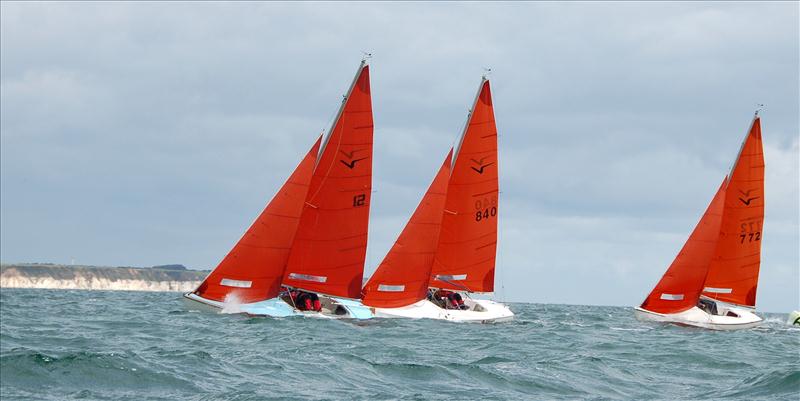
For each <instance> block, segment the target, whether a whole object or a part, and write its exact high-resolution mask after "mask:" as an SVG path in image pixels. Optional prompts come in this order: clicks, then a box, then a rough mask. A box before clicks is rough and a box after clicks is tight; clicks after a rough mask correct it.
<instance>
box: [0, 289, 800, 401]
mask: <svg viewBox="0 0 800 401" xmlns="http://www.w3.org/2000/svg"><path fill="white" fill-rule="evenodd" d="M512 309H513V310H514V312H515V313H517V316H518V318H517V320H515V321H514V322H511V323H503V324H496V325H478V324H454V323H446V322H439V321H427V320H420V321H412V320H373V321H368V322H360V323H354V322H347V321H334V320H321V319H303V318H290V319H269V318H247V317H244V316H238V315H219V314H212V313H204V312H198V311H190V310H189V309H188V308H187V307H186V305H185V304H184V303H183V301H182V300H181V298H180V295H179V294H175V293H137V292H89V291H50V290H10V289H3V290H2V291H0V316H1V320H0V322H2V324H1V325H0V326H1V329H0V382H1V385H0V396H2V399H3V400H28V399H37V400H38V399H48V400H64V399H102V400H177V399H181V400H182V399H188V400H265V399H287V400H306V399H308V400H339V399H343V400H348V399H365V400H366V399H368V400H389V399H416V400H432V399H444V400H473V399H474V400H480V399H486V400H517V399H720V398H729V399H742V400H752V399H785V400H798V398H799V397H800V395H798V394H800V329H793V328H791V327H789V326H787V325H786V324H785V318H786V316H785V315H768V316H767V321H766V323H765V324H764V325H762V326H761V327H759V328H756V329H751V330H744V331H737V332H713V331H707V330H700V329H691V328H682V327H676V326H663V325H649V324H643V323H639V322H637V321H636V320H635V319H634V318H633V314H632V309H630V308H618V307H598V306H567V305H544V304H512Z"/></svg>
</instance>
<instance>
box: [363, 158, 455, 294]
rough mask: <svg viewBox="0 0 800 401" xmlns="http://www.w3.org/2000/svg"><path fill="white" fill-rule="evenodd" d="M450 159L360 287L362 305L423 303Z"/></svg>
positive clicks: (434, 252)
mask: <svg viewBox="0 0 800 401" xmlns="http://www.w3.org/2000/svg"><path fill="white" fill-rule="evenodd" d="M452 156H453V150H452V149H451V150H450V153H449V154H448V155H447V158H446V159H445V161H444V164H442V167H441V168H440V169H439V172H438V173H437V174H436V177H435V178H434V179H433V182H432V183H431V185H430V187H428V192H426V193H425V196H424V197H423V198H422V201H420V203H419V205H418V206H417V210H415V211H414V214H413V215H412V216H411V219H409V221H408V224H406V227H405V228H404V229H403V232H402V233H400V236H399V237H398V238H397V241H396V242H395V243H394V246H392V249H391V250H389V253H388V254H386V257H385V258H384V259H383V262H381V264H380V265H379V266H378V269H377V270H376V271H375V273H374V274H373V275H372V277H371V278H370V279H369V281H368V282H367V285H366V286H365V287H364V305H368V306H372V307H377V308H398V307H401V306H407V305H411V304H413V303H415V302H417V301H420V300H423V299H425V297H426V294H427V292H428V283H429V282H430V277H431V268H432V266H433V258H434V255H435V254H436V245H437V243H438V240H439V229H440V228H441V224H442V212H443V210H444V200H445V194H446V192H447V180H448V178H449V177H450V163H451V160H452Z"/></svg>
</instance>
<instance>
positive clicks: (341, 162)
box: [283, 63, 372, 298]
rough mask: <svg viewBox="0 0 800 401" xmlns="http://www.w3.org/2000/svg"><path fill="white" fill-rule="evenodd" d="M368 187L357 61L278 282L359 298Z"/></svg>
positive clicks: (366, 129)
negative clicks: (282, 273) (350, 83)
mask: <svg viewBox="0 0 800 401" xmlns="http://www.w3.org/2000/svg"><path fill="white" fill-rule="evenodd" d="M371 188H372V100H371V97H370V85H369V67H368V66H366V65H364V64H363V63H362V66H361V67H360V68H359V70H358V73H357V74H356V77H355V79H354V80H353V84H352V86H351V87H350V91H349V93H348V95H347V97H346V99H345V101H344V103H343V105H342V108H341V109H340V111H339V115H338V117H337V118H336V121H335V122H334V124H333V127H332V128H331V131H330V133H329V135H328V138H327V140H326V142H325V145H324V148H323V150H322V153H321V154H320V157H319V159H318V161H317V166H316V167H315V169H314V176H313V177H312V179H311V187H310V188H309V191H308V197H307V198H306V202H305V205H304V206H303V213H302V216H301V217H300V225H299V227H298V229H297V236H296V237H295V241H294V244H293V245H292V250H291V253H290V255H289V262H288V265H287V267H286V272H285V275H284V278H283V284H285V285H287V286H291V287H296V288H302V289H305V290H309V291H314V292H319V293H323V294H327V295H333V296H341V297H347V298H359V297H360V295H361V284H362V283H361V279H362V277H363V275H364V258H365V256H366V250H367V224H368V219H369V204H370V192H371Z"/></svg>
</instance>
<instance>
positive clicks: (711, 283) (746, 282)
mask: <svg viewBox="0 0 800 401" xmlns="http://www.w3.org/2000/svg"><path fill="white" fill-rule="evenodd" d="M727 194H728V195H727V197H726V198H725V211H724V213H723V217H722V228H721V231H720V237H719V242H718V244H717V249H716V254H715V255H714V259H713V261H712V262H711V267H710V268H709V271H708V277H706V282H705V289H704V290H703V294H704V295H706V296H708V297H711V298H714V299H718V300H721V301H725V302H730V303H734V304H739V305H745V306H751V307H755V305H756V288H757V286H758V270H759V267H760V266H761V238H762V233H763V231H762V227H763V223H764V152H763V150H762V145H761V120H760V119H759V118H758V117H756V118H755V119H754V120H753V124H752V126H751V127H750V131H749V132H748V134H747V137H746V138H745V140H744V143H743V144H742V149H741V150H740V151H739V157H738V158H737V160H736V163H734V165H733V168H732V169H731V174H730V180H729V182H728V189H727Z"/></svg>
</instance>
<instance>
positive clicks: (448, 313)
mask: <svg viewBox="0 0 800 401" xmlns="http://www.w3.org/2000/svg"><path fill="white" fill-rule="evenodd" d="M464 304H465V305H467V306H469V307H470V309H469V310H459V309H442V308H440V307H439V306H438V305H436V304H434V303H433V302H431V301H428V300H427V299H423V300H422V301H419V302H416V303H414V304H411V305H408V306H404V307H400V308H374V309H373V312H374V313H375V317H385V318H407V319H438V320H449V321H451V322H476V323H495V322H505V321H509V320H512V319H513V318H514V312H511V309H509V308H508V306H506V305H503V304H501V303H497V302H494V301H490V300H488V299H465V300H464Z"/></svg>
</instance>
